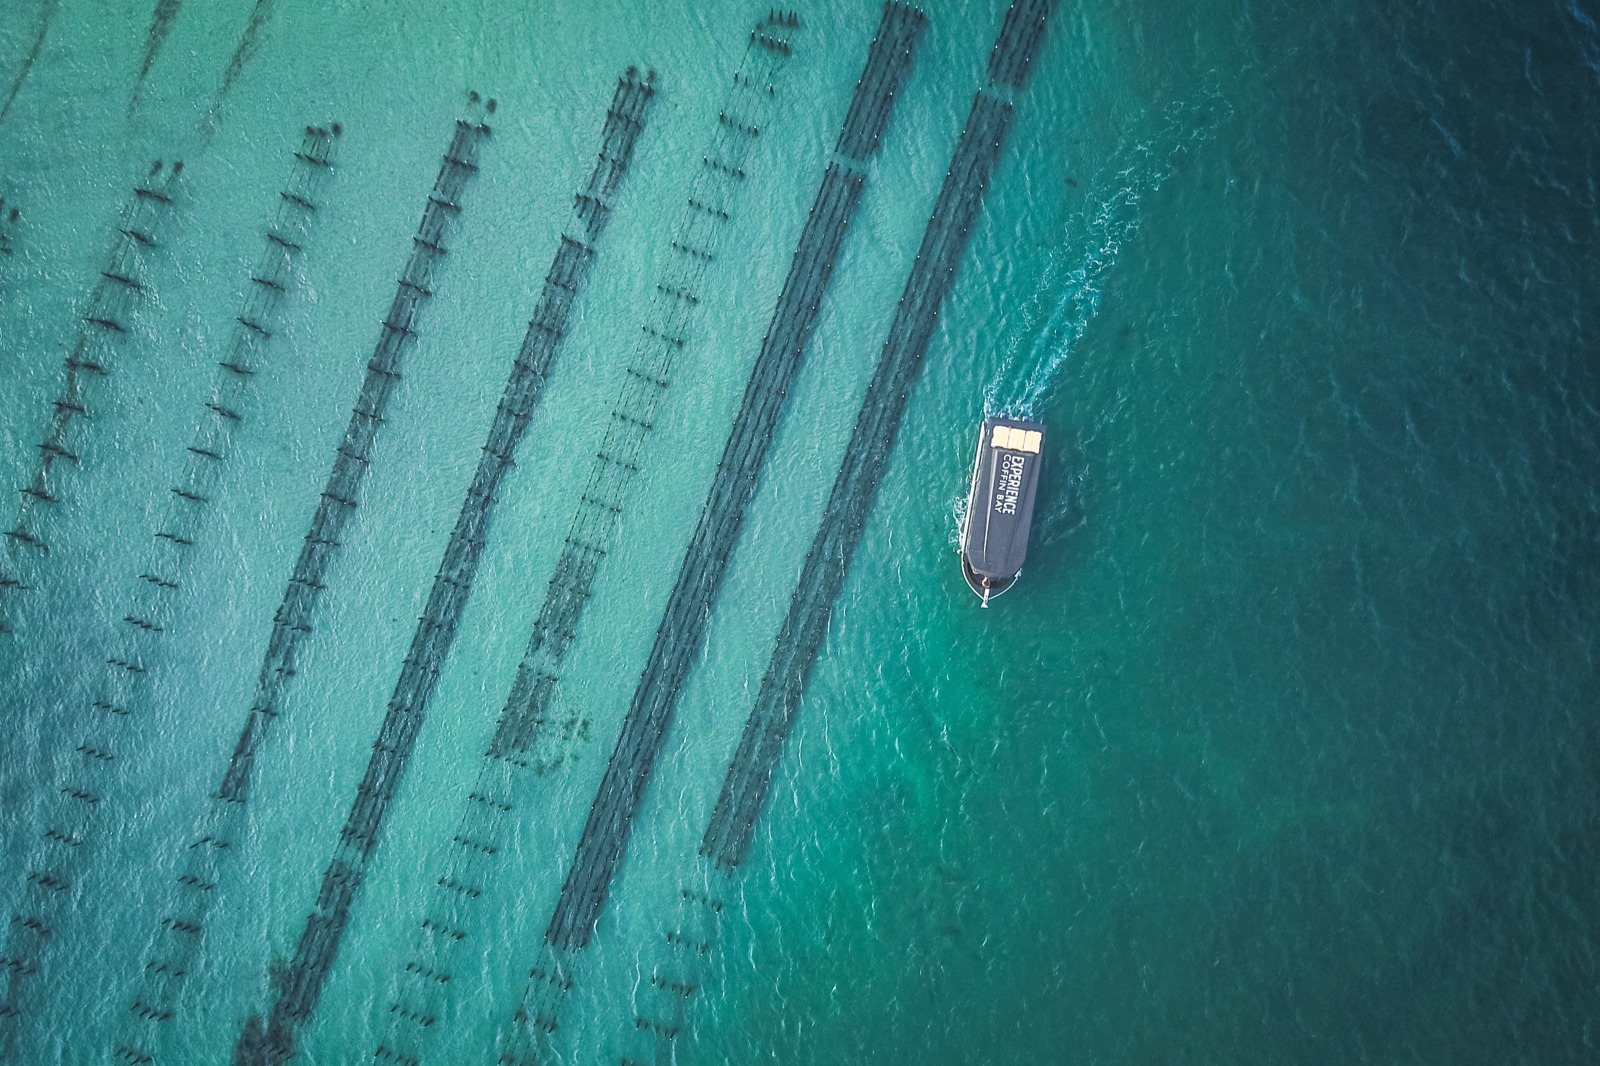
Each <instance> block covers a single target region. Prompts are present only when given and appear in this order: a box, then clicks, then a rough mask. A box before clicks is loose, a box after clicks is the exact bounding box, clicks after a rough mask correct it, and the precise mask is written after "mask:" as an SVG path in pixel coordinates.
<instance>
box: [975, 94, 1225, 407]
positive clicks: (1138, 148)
mask: <svg viewBox="0 0 1600 1066" xmlns="http://www.w3.org/2000/svg"><path fill="white" fill-rule="evenodd" d="M1219 102H1220V94H1219V93H1218V92H1217V91H1216V90H1215V89H1214V88H1208V89H1206V90H1204V91H1202V93H1201V94H1200V95H1199V96H1198V97H1197V98H1196V99H1194V100H1188V101H1180V102H1179V103H1177V104H1174V105H1173V106H1171V107H1169V108H1168V109H1167V110H1166V112H1165V113H1164V114H1163V115H1162V118H1161V123H1160V129H1159V130H1158V131H1157V132H1156V133H1155V134H1154V135H1153V136H1150V137H1147V138H1145V139H1142V140H1139V141H1136V142H1134V143H1133V144H1132V145H1131V146H1129V147H1126V148H1123V149H1121V150H1119V151H1118V152H1116V153H1115V154H1114V155H1113V157H1112V159H1113V166H1112V169H1111V171H1110V177H1109V178H1107V179H1106V180H1104V181H1102V182H1100V183H1098V184H1099V185H1100V187H1101V188H1102V189H1106V188H1109V189H1110V191H1109V192H1101V193H1100V194H1098V195H1096V194H1094V193H1091V195H1090V202H1091V205H1092V206H1091V207H1090V208H1089V209H1088V211H1087V212H1086V213H1084V214H1082V215H1079V216H1078V217H1077V218H1076V219H1074V220H1073V222H1072V223H1071V224H1069V233H1068V234H1067V235H1064V237H1063V242H1062V247H1061V248H1060V250H1058V251H1057V252H1055V253H1054V254H1052V255H1051V257H1050V261H1049V263H1048V264H1047V265H1046V267H1045V271H1044V278H1043V280H1042V281H1041V282H1040V285H1039V288H1038V291H1037V292H1036V293H1035V295H1034V299H1033V302H1032V306H1031V307H1030V309H1029V311H1028V313H1027V314H1026V315H1025V316H1024V319H1023V323H1022V328H1021V330H1020V333H1021V334H1022V335H1027V334H1033V333H1034V327H1035V323H1036V322H1037V320H1038V318H1039V317H1040V313H1041V311H1043V310H1044V309H1045V308H1048V309H1049V310H1048V317H1046V319H1045V323H1044V326H1043V328H1042V329H1039V330H1038V332H1037V333H1036V334H1034V339H1033V342H1032V344H1031V345H1028V346H1027V347H1026V348H1025V349H1024V342H1023V340H1022V339H1021V337H1020V336H1019V337H1018V339H1017V340H1015V341H1013V342H1012V345H1011V348H1010V350H1009V351H1008V352H1007V353H1006V357H1005V359H1004V361H1003V362H1002V363H1001V364H1000V367H999V369H998V370H997V371H996V372H995V374H994V376H993V378H991V379H990V381H989V384H988V386H987V387H986V388H985V389H984V390H983V410H984V414H985V415H986V416H987V415H997V414H999V415H1009V416H1012V417H1017V418H1031V417H1033V413H1034V410H1035V408H1036V407H1037V406H1038V405H1039V403H1040V402H1041V401H1042V400H1043V399H1044V397H1045V396H1047V395H1048V394H1049V392H1050V390H1051V388H1052V387H1053V386H1054V384H1055V381H1056V378H1057V376H1058V375H1059V374H1060V373H1061V368H1062V367H1063V366H1065V365H1066V363H1067V360H1068V359H1069V358H1070V357H1071V356H1072V353H1073V351H1074V350H1075V349H1076V348H1077V344H1078V341H1079V340H1081V339H1082V337H1083V335H1084V333H1085V332H1087V331H1088V329H1089V324H1090V323H1091V322H1093V321H1094V319H1095V316H1096V315H1097V314H1099V311H1100V299H1101V295H1102V293H1103V292H1104V291H1105V284H1106V279H1107V277H1108V276H1109V275H1110V273H1111V268H1112V267H1113V266H1114V265H1115V264H1116V261H1117V256H1118V255H1119V254H1120V253H1121V251H1122V248H1123V246H1124V245H1125V244H1127V243H1128V241H1130V240H1132V239H1133V236H1134V234H1136V233H1138V231H1139V224H1140V221H1141V217H1140V204H1141V203H1142V202H1143V200H1144V198H1145V197H1146V196H1149V195H1150V194H1151V193H1154V192H1155V191H1156V190H1157V189H1159V188H1161V186H1162V185H1163V184H1164V183H1165V182H1166V180H1167V179H1168V178H1169V177H1171V176H1172V172H1173V170H1174V169H1175V168H1176V165H1177V162H1178V160H1179V159H1180V158H1181V157H1182V156H1183V155H1184V154H1186V153H1187V152H1189V151H1191V150H1192V149H1193V148H1194V147H1195V146H1197V145H1198V144H1200V143H1201V142H1203V141H1205V140H1206V139H1208V138H1209V137H1210V136H1211V131H1212V129H1213V128H1214V127H1215V126H1216V123H1217V119H1218V116H1219V114H1220V113H1221V110H1222V109H1221V108H1220V107H1219V106H1218V104H1219ZM1071 230H1079V231H1081V233H1082V236H1081V237H1079V238H1078V239H1076V240H1074V239H1073V236H1074V235H1073V234H1072V233H1071V232H1070V231H1071Z"/></svg>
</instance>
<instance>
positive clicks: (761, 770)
mask: <svg viewBox="0 0 1600 1066" xmlns="http://www.w3.org/2000/svg"><path fill="white" fill-rule="evenodd" d="M1049 8H1050V0H1017V2H1015V3H1013V5H1012V7H1011V9H1010V10H1009V11H1008V12H1007V14H1006V18H1005V21H1004V22H1003V24H1002V26H1001V30H1000V35H999V38H998V40H997V41H996V44H995V48H994V51H993V53H992V55H991V62H990V68H991V70H992V71H995V70H997V71H999V72H1000V73H1001V74H1003V75H1005V77H1004V78H1000V77H995V78H993V84H991V86H990V88H989V90H987V91H980V92H979V93H978V94H977V95H976V96H975V97H974V99H973V104H972V109H971V112H970V113H969V115H968V117H967V121H966V125H965V127H964V128H963V130H962V132H961V136H960V138H959V140H958V141H957V142H956V148H955V151H954V153H953V155H952V157H951V161H950V167H949V170H948V171H947V172H946V174H945V179H944V183H943V185H942V187H941V188H940V190H939V197H938V199H937V201H935V204H934V209H933V214H932V216H931V217H930V218H929V220H928V226H927V229H926V230H925V231H924V233H923V238H922V245H921V248H920V250H919V252H918V255H917V259H916V261H915V263H914V265H913V267H912V269H911V274H910V276H909V277H908V278H907V281H906V287H905V291H904V293H903V295H902V296H901V298H900V303H899V306H898V307H897V309H896V312H895V316H894V319H893V321H892V322H891V324H890V327H889V335H888V339H887V340H886V341H885V343H884V347H883V351H882V354H881V355H880V356H879V362H878V367H877V370H876V372H875V373H874V376H873V379H872V382H871V384H870V385H869V386H868V389H867V394H866V397H865V398H864V399H863V401H862V404H861V409H860V411H859V412H858V414H857V418H856V425H855V430H854V432H853V433H852V436H851V440H850V444H849V446H848V447H847V448H846V450H845V458H844V462H843V464H842V465H841V467H840V469H839V472H838V475H837V477H836V478H835V481H834V486H833V490H832V493H831V494H830V496H829V498H828V503H827V506H826V507H825V508H824V509H823V521H822V525H821V527H820V528H819V529H818V531H817V535H816V538H815V540H814V541H813V542H812V546H811V550H810V551H809V552H808V553H807V554H806V560H805V563H804V566H803V567H802V571H801V575H800V579H799V582H798V583H797V585H796V588H795V592H794V595H793V597H792V599H791V600H790V604H789V612H788V616H787V617H786V618H785V619H784V623H783V627H782V629H781V630H780V632H779V635H778V639H777V641H776V643H775V645H774V648H773V653H772V659H771V661H770V663H769V665H768V667H767V672H766V674H765V676H764V677H763V678H762V683H761V690H760V692H759V694H758V695H757V697H756V701H755V705H754V707H753V708H752V709H751V711H750V715H749V717H748V718H747V720H746V722H745V728H744V733H743V736H742V737H741V739H740V742H739V746H738V749H737V751H736V753H735V755H734V757H733V760H732V763H731V764H730V766H729V767H728V772H727V775H726V777H725V779H724V781H723V786H722V791H721V794H720V795H719V797H718V799H717V804H716V808H715V810H714V811H713V813H712V816H711V819H710V823H709V824H708V826H707V828H706V832H705V835H704V837H703V838H702V841H701V846H700V861H699V863H698V864H697V867H696V873H695V875H694V877H693V879H692V881H691V883H690V884H687V885H685V886H683V887H682V888H680V890H679V893H678V899H677V900H675V904H674V908H673V917H672V919H671V921H670V922H669V924H668V926H667V928H666V930H665V932H664V934H663V936H662V939H661V942H660V946H659V956H658V958H659V961H658V962H657V963H656V964H655V965H654V966H653V967H652V970H651V977H650V980H649V982H648V984H647V985H645V986H641V988H640V989H639V992H638V994H637V996H636V997H635V1003H634V1019H633V1025H632V1026H631V1027H630V1029H629V1030H628V1034H627V1038H628V1039H629V1040H631V1041H632V1042H633V1043H634V1045H635V1046H637V1047H639V1050H638V1051H637V1052H636V1053H635V1054H631V1055H626V1056H624V1057H622V1059H621V1060H620V1064H619V1066H642V1064H644V1063H649V1062H667V1061H672V1053H673V1049H672V1043H673V1041H674V1040H675V1039H676V1037H677V1036H678V1035H679V1033H681V1032H682V1030H683V1028H684V1026H685V1025H686V1024H687V1018H688V1013H689V1008H690V1004H691V1003H692V1001H693V997H694V996H695V995H696V993H697V991H698V990H699V988H700V987H702V985H703V983H704V980H705V977H706V974H707V971H708V967H709V964H708V961H707V957H708V956H709V954H710V951H711V949H712V947H713V946H714V944H715V943H716V939H717V932H718V930H719V928H720V922H721V916H722V913H723V911H724V906H725V904H724V901H725V900H726V899H727V898H728V897H729V890H730V889H731V887H732V879H733V876H734V873H735V872H736V869H737V867H738V865H739V864H740V863H741V862H742V861H743V860H744V858H745V856H746V855H747V854H748V852H749V848H750V842H751V837H752V834H753V832H754V827H755V823H756V819H757V818H758V817H759V816H760V813H761V811H762V808H763V806H764V804H765V801H766V797H767V793H768V790H769V788H770V784H771V777H772V771H773V768H774V766H775V765H776V763H777V760H778V757H779V755H780V754H781V753H782V750H783V742H784V740H785V738H786V737H787V736H788V734H789V732H790V730H791V729H792V728H793V724H794V715H795V711H796V709H797V707H798V704H799V699H800V694H801V692H802V691H803V690H804V687H805V681H806V677H807V675H808V674H809V671H810V669H811V666H812V664H813V663H814V662H815V660H816V656H817V652H818V650H819V648H820V646H821V643H822V638H823V636H824V635H825V634H826V631H827V624H828V618H829V615H830V613H831V611H832V608H833V604H834V602H835V601H836V599H837V598H838V594H839V591H840V589H841V588H842V587H843V584H844V578H845V575H846V574H847V572H848V571H849V567H850V560H851V558H852V556H853V554H854V552H855V548H856V545H857V544H858V543H859V542H860V539H861V533H862V531H863V529H864V528H865V525H866V520H867V517H868V515H869V514H870V513H871V510H872V506H873V503H874V502H875V500H876V497H877V489H878V480H879V477H880V475H881V473H882V470H883V469H884V467H885V466H886V465H887V463H888V460H889V456H890V454H891V453H892V452H893V449H894V440H895V436H896V434H897V432H898V430H899V426H900V420H901V417H902V415H903V414H904V413H905V405H906V401H907V399H908V398H909V395H910V391H911V388H912V386H913V385H914V384H915V382H916V377H917V374H918V372H919V370H920V368H921V363H922V358H923V356H924V354H925V353H926V351H927V348H928V344H929V342H930V341H931V339H932V336H933V331H934V328H935V327H936V326H937V324H938V316H939V312H940V308H941V306H942V304H943V302H944V299H945V297H946V296H948V295H949V292H950V289H951V288H952V286H953V285H954V283H955V278H956V271H957V268H958V267H959V266H960V262H961V258H962V256H963V255H964V254H965V251H966V247H967V242H968V238H969V235H970V232H971V229H972V226H973V224H974V223H975V222H976V220H977V216H978V212H979V210H980V209H981V207H982V203H983V196H984V192H985V190H986V189H987V186H988V183H989V179H990V176H991V175H992V173H993V170H994V166H995V163H996V161H997V159H998V157H999V152H1000V148H1001V145H1002V143H1003V142H1004V139H1005V136H1006V133H1007V131H1008V130H1009V128H1010V124H1011V117H1012V106H1011V104H1009V103H1006V102H1003V101H1001V100H997V99H995V98H994V97H993V96H991V95H990V93H994V92H1002V91H1005V90H1007V89H1020V88H1022V87H1023V85H1024V84H1025V79H1026V75H1027V72H1028V70H1029V68H1030V66H1031V63H1032V60H1033V57H1034V56H1035V55H1036V53H1037V50H1038V48H1039V46H1040V43H1041V41H1042V26H1041V24H1040V23H1041V20H1042V18H1043V17H1044V16H1045V15H1048V13H1049ZM1019 11H1021V12H1023V13H1022V14H1021V15H1019V14H1018V12H1019ZM1035 15H1038V18H1035Z"/></svg>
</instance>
